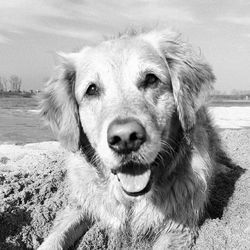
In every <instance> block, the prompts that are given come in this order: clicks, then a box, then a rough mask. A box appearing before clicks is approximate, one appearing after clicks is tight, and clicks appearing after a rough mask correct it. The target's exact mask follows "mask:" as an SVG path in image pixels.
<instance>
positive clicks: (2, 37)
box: [0, 0, 250, 92]
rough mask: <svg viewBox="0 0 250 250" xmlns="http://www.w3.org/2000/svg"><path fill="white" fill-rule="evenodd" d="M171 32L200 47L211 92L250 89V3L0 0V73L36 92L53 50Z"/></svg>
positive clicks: (218, 0)
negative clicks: (211, 75) (212, 78)
mask: <svg viewBox="0 0 250 250" xmlns="http://www.w3.org/2000/svg"><path fill="white" fill-rule="evenodd" d="M155 26H156V27H158V28H159V27H160V28H168V27H170V28H173V29H174V30H176V31H178V32H181V33H182V34H183V37H184V40H186V41H189V42H190V43H192V44H193V46H194V48H197V49H198V50H201V52H202V54H203V55H204V56H205V58H206V59H207V61H208V62H209V63H210V64H211V66H212V67H213V69H214V72H215V75H216V77H217V81H216V83H215V89H217V90H221V91H227V92H228V91H231V90H233V89H236V90H250V77H249V75H250V1H249V0H237V1H236V0H206V1H203V0H189V1H187V0H123V1H121V0H120V1H119V0H0V76H4V77H6V78H8V77H9V76H10V75H12V74H15V75H18V76H20V77H21V78H22V89H25V90H30V89H34V90H35V89H42V88H43V85H44V81H45V79H47V78H48V77H49V76H50V75H51V73H52V71H53V68H54V66H55V64H56V52H59V51H64V52H71V51H75V50H77V49H81V48H82V47H84V46H87V45H94V44H97V43H99V42H101V41H102V40H103V38H104V36H112V35H115V34H117V33H118V32H120V31H124V30H125V29H127V28H131V27H132V28H140V27H155Z"/></svg>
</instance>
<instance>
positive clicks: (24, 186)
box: [0, 129, 250, 250]
mask: <svg viewBox="0 0 250 250" xmlns="http://www.w3.org/2000/svg"><path fill="white" fill-rule="evenodd" d="M221 136H222V140H223V142H224V145H225V148H226V150H227V152H228V153H229V155H230V156H231V158H232V159H233V161H234V163H235V164H236V165H237V166H236V165H235V169H230V168H225V169H224V170H223V173H222V174H221V176H220V177H219V180H218V182H216V185H217V184H218V185H217V186H216V187H215V194H214V198H215V201H213V202H214V207H213V212H212V213H211V214H210V215H209V216H208V217H207V218H206V220H205V222H204V223H203V225H202V226H201V228H200V232H199V237H198V239H197V243H196V246H195V249H249V245H250V130H249V129H245V130H244V129H241V130H230V129H227V130H223V131H221ZM66 156H67V153H66V152H65V151H64V150H63V149H62V148H61V146H60V145H59V144H58V143H57V142H41V143H32V144H26V145H0V187H1V189H0V249H6V250H8V249H11V250H15V249H36V248H37V247H38V246H39V244H40V243H41V241H42V240H43V238H44V237H46V235H47V234H48V232H49V229H50V227H51V225H52V223H53V220H54V218H55V215H56V213H57V212H58V211H59V210H60V209H61V208H62V207H63V206H64V205H65V204H66V202H67V183H66V182H65V174H66V171H65V167H64V160H65V157H66ZM243 169H245V170H243ZM211 211H212V210H211ZM112 242H113V241H112V240H111V239H107V237H106V236H105V235H104V234H103V232H102V230H101V229H100V228H99V226H98V225H95V226H94V227H93V228H91V229H90V230H89V232H88V233H87V234H86V235H85V236H83V238H82V239H81V241H80V243H79V245H78V246H75V249H114V245H113V243H112ZM142 244H144V245H140V246H134V248H135V249H136V248H137V249H147V247H148V249H150V246H149V245H147V243H142ZM93 246H95V247H94V248H93ZM98 247H99V248H98Z"/></svg>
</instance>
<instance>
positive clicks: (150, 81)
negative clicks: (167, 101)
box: [144, 74, 159, 87]
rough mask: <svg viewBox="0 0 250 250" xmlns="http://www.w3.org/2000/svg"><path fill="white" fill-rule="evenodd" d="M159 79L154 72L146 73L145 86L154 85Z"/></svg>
mask: <svg viewBox="0 0 250 250" xmlns="http://www.w3.org/2000/svg"><path fill="white" fill-rule="evenodd" d="M158 82H159V79H158V77H157V76H155V75H154V74H147V75H146V77H145V80H144V86H145V87H156V85H157V83H158Z"/></svg>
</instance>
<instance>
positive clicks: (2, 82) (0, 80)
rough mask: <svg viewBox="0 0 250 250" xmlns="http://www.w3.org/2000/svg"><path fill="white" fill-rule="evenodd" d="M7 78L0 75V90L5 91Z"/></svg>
mask: <svg viewBox="0 0 250 250" xmlns="http://www.w3.org/2000/svg"><path fill="white" fill-rule="evenodd" d="M7 82H8V81H7V79H6V78H5V77H3V76H0V91H7Z"/></svg>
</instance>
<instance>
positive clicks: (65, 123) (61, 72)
mask: <svg viewBox="0 0 250 250" xmlns="http://www.w3.org/2000/svg"><path fill="white" fill-rule="evenodd" d="M58 56H59V61H60V63H59V65H58V66H57V68H56V70H55V72H54V75H53V76H52V77H51V79H50V80H49V81H48V83H47V86H46V88H45V90H44V91H43V93H42V95H41V101H40V115H41V116H42V117H43V118H45V120H47V121H48V123H49V125H50V127H51V128H52V130H53V132H54V133H55V134H56V135H57V136H58V139H59V141H60V142H61V144H62V145H63V146H64V147H65V148H67V149H68V150H70V151H73V152H74V151H77V150H78V149H79V143H80V142H79V140H80V121H79V115H78V107H77V103H76V100H75V95H74V86H75V78H76V70H75V61H74V58H75V54H74V53H72V54H64V53H60V54H58Z"/></svg>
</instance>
